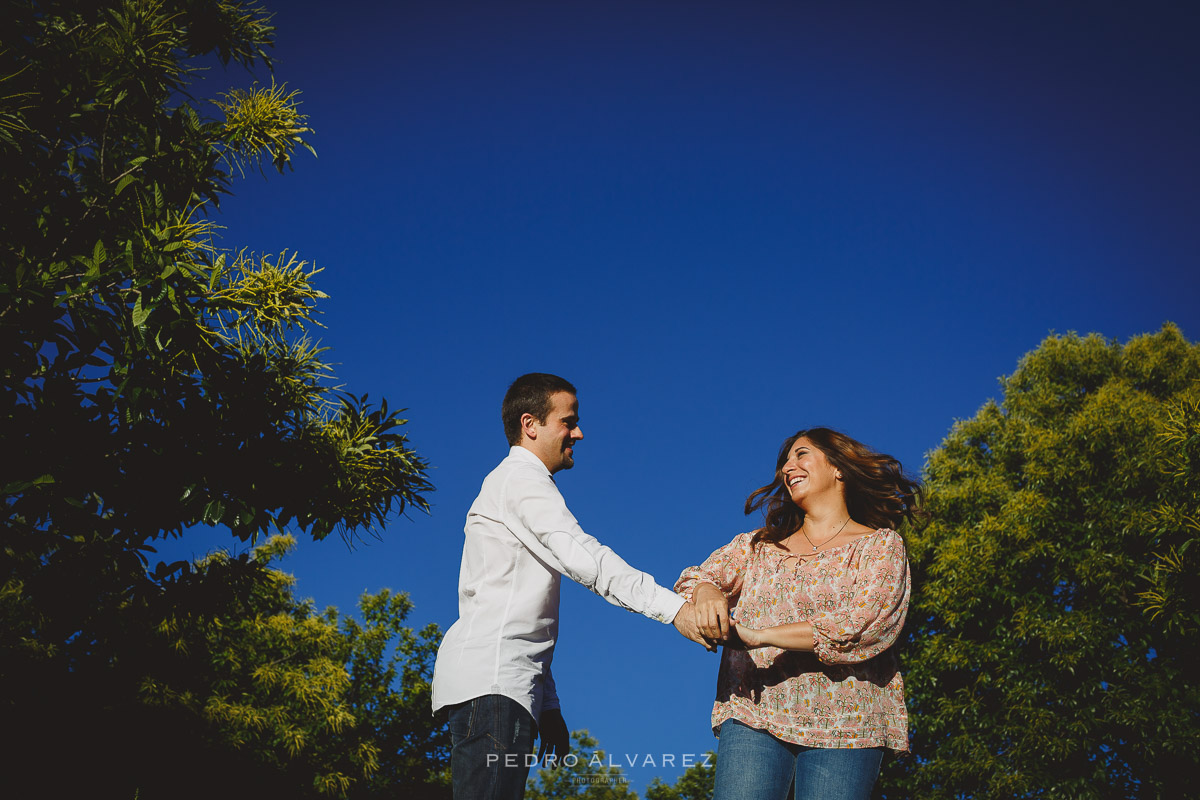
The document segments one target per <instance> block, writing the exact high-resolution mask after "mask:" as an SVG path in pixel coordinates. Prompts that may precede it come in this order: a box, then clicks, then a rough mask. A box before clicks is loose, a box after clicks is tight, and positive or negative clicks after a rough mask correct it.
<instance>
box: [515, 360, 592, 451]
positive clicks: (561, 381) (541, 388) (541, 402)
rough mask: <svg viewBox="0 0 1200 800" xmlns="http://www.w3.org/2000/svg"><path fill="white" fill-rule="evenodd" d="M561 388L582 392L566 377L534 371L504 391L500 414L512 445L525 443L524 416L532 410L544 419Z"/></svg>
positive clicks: (539, 419) (573, 392)
mask: <svg viewBox="0 0 1200 800" xmlns="http://www.w3.org/2000/svg"><path fill="white" fill-rule="evenodd" d="M559 392H570V393H571V394H578V392H576V391H575V387H574V386H572V385H571V382H570V381H568V380H567V379H566V378H560V377H558V376H557V375H548V374H546V373H545V372H531V373H529V374H528V375H522V376H521V377H519V378H517V379H516V380H515V381H513V382H512V385H511V386H509V387H508V391H507V392H505V393H504V404H503V405H501V406H500V418H501V419H502V420H504V435H505V436H506V437H508V443H509V444H510V445H514V446H515V445H518V444H520V443H521V417H523V416H525V415H526V414H532V415H533V418H534V419H536V420H537V421H538V422H542V423H544V422H545V421H546V417H547V416H549V414H550V397H551V395H554V394H558V393H559Z"/></svg>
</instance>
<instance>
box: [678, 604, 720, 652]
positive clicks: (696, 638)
mask: <svg viewBox="0 0 1200 800" xmlns="http://www.w3.org/2000/svg"><path fill="white" fill-rule="evenodd" d="M672 624H673V625H674V626H675V629H676V630H677V631H679V632H680V633H681V634H683V637H684V638H685V639H691V640H692V641H693V642H696V643H697V644H702V645H704V649H705V650H710V651H712V652H714V653H715V652H717V646H716V644H714V643H713V642H711V641H709V640H708V639H706V638H704V634H702V633H700V628H699V627H698V626H697V625H696V605H695V604H694V603H684V604H683V605H682V606H680V607H679V613H678V614H676V615H675V620H674V622H673V623H672Z"/></svg>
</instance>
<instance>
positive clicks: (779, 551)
mask: <svg viewBox="0 0 1200 800" xmlns="http://www.w3.org/2000/svg"><path fill="white" fill-rule="evenodd" d="M890 530H891V529H890V528H876V529H875V530H873V531H871V532H870V533H864V534H863V535H862V536H859V537H858V538H857V539H854V540H852V541H849V542H846V543H845V544H839V545H838V546H837V547H831V548H829V549H828V550H817V551H816V552H815V553H793V552H791V551H790V550H787V549H785V548H782V547H780V546H779V544H778V543H777V542H769V544H770V545H771V547H772V551H771V552H773V553H775V554H776V555H778V556H779V557H780V558H781V559H788V558H795V559H796V561H797V563H799V564H807V563H809V562H810V561H814V560H816V558H817V556H820V555H824V554H825V553H836V552H837V551H838V550H842V549H844V548H847V547H853V546H854V545H856V544H858V543H859V542H861V541H863V540H864V539H870V538H871V537H872V536H878V535H879V534H881V533H885V532H888V531H890Z"/></svg>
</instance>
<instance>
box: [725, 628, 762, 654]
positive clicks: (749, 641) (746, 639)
mask: <svg viewBox="0 0 1200 800" xmlns="http://www.w3.org/2000/svg"><path fill="white" fill-rule="evenodd" d="M733 627H734V630H735V631H736V632H737V635H738V638H740V639H741V640H742V643H743V644H745V645H746V649H747V650H751V649H753V648H755V647H762V646H764V645H765V644H766V642H764V641H763V632H762V631H759V630H755V629H754V628H747V627H746V626H745V625H739V624H737V623H734V626H733Z"/></svg>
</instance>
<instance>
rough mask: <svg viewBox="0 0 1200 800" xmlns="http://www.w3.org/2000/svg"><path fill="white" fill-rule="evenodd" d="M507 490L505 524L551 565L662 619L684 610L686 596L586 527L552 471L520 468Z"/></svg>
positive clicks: (622, 603) (620, 602)
mask: <svg viewBox="0 0 1200 800" xmlns="http://www.w3.org/2000/svg"><path fill="white" fill-rule="evenodd" d="M504 493H505V497H504V507H505V512H506V514H507V515H508V518H507V519H506V520H505V525H506V526H507V527H508V529H509V530H510V531H512V533H513V535H514V536H516V537H517V538H518V539H519V540H520V541H521V543H522V544H523V545H525V547H527V548H528V549H529V550H530V552H532V553H534V554H535V555H536V556H538V557H539V558H541V559H542V560H543V561H545V562H546V563H547V564H549V565H550V566H551V567H553V568H554V569H557V570H558V571H559V572H561V573H562V574H564V575H566V576H567V577H568V578H570V579H571V580H573V581H576V582H577V583H579V584H581V585H583V586H585V587H587V588H588V589H591V590H592V591H593V592H595V593H596V594H598V595H600V596H601V597H603V598H604V599H605V600H607V601H608V602H610V603H612V604H613V605H618V606H621V607H622V608H627V609H629V610H630V611H636V612H637V613H639V614H642V615H644V616H647V617H650V618H651V619H654V620H658V621H659V622H662V623H669V622H672V621H673V620H674V619H675V618H676V617H677V616H678V615H679V611H680V609H681V607H682V606H683V603H684V600H683V598H681V597H680V596H679V595H677V594H675V593H674V592H672V591H671V590H670V589H667V588H664V587H662V586H660V585H658V583H656V582H655V580H654V577H653V576H652V575H650V574H648V573H645V572H642V571H641V570H638V569H634V568H633V567H631V566H630V565H629V564H627V563H626V562H625V561H624V560H623V559H622V558H621V557H620V556H619V555H617V554H616V553H615V552H613V550H612V549H611V548H609V547H607V546H605V545H603V544H601V543H600V542H599V541H597V540H596V538H595V537H593V536H589V535H588V534H587V533H585V532H584V530H583V528H582V527H580V525H579V522H578V521H577V520H576V519H575V517H574V515H573V514H571V512H570V510H568V509H567V505H566V502H564V500H563V498H562V495H561V494H560V493H559V491H558V489H557V487H555V485H554V482H553V481H551V480H550V478H549V476H547V475H544V474H538V473H536V472H533V471H532V470H521V471H515V472H514V473H513V475H512V476H510V477H509V479H508V480H507V481H506V484H505V487H504ZM685 621H686V617H685Z"/></svg>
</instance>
